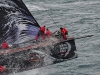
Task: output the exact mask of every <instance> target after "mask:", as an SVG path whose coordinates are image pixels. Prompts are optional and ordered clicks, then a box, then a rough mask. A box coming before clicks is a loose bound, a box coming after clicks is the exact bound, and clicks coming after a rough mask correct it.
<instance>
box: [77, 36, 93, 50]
mask: <svg viewBox="0 0 100 75" xmlns="http://www.w3.org/2000/svg"><path fill="white" fill-rule="evenodd" d="M91 38H92V37H90V38H89V39H91ZM89 39H88V40H89ZM88 40H86V41H84V43H86V42H87V41H88ZM84 43H83V44H84ZM83 44H81V45H80V46H79V49H80V48H81V49H82V46H83Z"/></svg>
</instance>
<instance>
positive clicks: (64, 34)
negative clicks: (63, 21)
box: [60, 27, 68, 40]
mask: <svg viewBox="0 0 100 75" xmlns="http://www.w3.org/2000/svg"><path fill="white" fill-rule="evenodd" d="M60 31H61V34H62V35H63V39H64V40H66V39H67V36H66V35H68V30H67V29H66V28H62V27H61V28H60Z"/></svg>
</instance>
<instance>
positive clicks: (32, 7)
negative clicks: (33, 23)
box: [26, 4, 45, 11]
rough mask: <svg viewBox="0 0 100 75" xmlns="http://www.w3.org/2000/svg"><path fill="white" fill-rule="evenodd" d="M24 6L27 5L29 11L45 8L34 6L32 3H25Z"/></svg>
mask: <svg viewBox="0 0 100 75" xmlns="http://www.w3.org/2000/svg"><path fill="white" fill-rule="evenodd" d="M26 6H27V7H28V9H29V10H30V11H36V10H45V9H44V8H42V7H39V6H36V5H33V4H26Z"/></svg>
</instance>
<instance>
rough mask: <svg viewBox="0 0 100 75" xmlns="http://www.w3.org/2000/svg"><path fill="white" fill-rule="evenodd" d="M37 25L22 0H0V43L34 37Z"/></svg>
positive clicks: (15, 41)
mask: <svg viewBox="0 0 100 75" xmlns="http://www.w3.org/2000/svg"><path fill="white" fill-rule="evenodd" d="M39 27H40V26H39V24H38V23H37V21H36V20H35V19H34V17H33V16H32V14H31V13H30V12H29V10H28V9H27V7H26V6H25V4H24V3H23V1H22V0H0V44H1V43H2V42H3V41H4V40H6V41H8V42H9V43H19V42H22V41H25V40H28V39H30V38H34V37H35V36H36V34H37V32H38V30H39ZM22 39H23V40H22Z"/></svg>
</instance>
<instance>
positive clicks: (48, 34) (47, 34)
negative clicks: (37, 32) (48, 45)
mask: <svg viewBox="0 0 100 75" xmlns="http://www.w3.org/2000/svg"><path fill="white" fill-rule="evenodd" d="M45 34H46V36H47V37H48V38H49V37H50V36H51V34H52V32H51V31H50V30H49V29H48V28H47V29H46V33H45Z"/></svg>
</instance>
